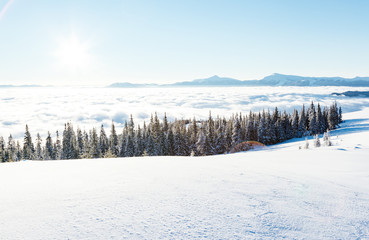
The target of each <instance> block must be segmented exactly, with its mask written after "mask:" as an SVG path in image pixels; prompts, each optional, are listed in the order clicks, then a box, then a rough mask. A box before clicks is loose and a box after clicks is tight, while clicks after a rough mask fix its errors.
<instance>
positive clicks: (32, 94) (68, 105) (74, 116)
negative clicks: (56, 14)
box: [0, 87, 369, 139]
mask: <svg viewBox="0 0 369 240" xmlns="http://www.w3.org/2000/svg"><path fill="white" fill-rule="evenodd" d="M348 90H366V91H368V90H369V89H368V88H348V87H229V88H222V87H213V88H139V89H133V88H132V89H124V88H121V89H119V88H116V89H115V88H0V106H1V115H0V136H3V137H4V138H5V139H7V137H8V136H9V134H13V137H15V138H17V139H22V138H23V134H24V130H25V125H26V124H28V126H29V128H30V131H31V134H32V136H33V137H35V135H36V133H40V135H41V136H43V137H45V136H46V134H47V131H50V132H51V133H52V135H53V136H55V131H56V130H59V132H60V133H61V132H62V131H63V127H64V123H66V122H68V121H72V123H73V124H74V126H75V128H77V126H79V127H80V128H81V129H86V130H89V129H91V128H92V127H96V128H98V129H99V128H100V126H101V124H104V127H105V129H106V131H107V132H109V131H110V124H111V121H112V120H113V121H114V122H115V123H116V126H117V127H118V130H119V131H121V128H122V127H123V125H124V122H125V121H126V120H128V119H129V116H130V114H132V116H133V118H134V120H135V122H136V123H140V124H142V123H143V121H146V122H148V121H149V120H150V115H151V114H153V113H155V112H157V113H158V116H159V117H160V118H162V117H163V115H164V113H165V112H166V113H167V116H168V118H169V119H171V120H173V119H175V118H177V119H181V118H192V117H194V116H195V117H196V118H201V119H205V118H207V117H208V114H209V111H211V112H212V115H213V116H217V115H220V116H230V115H231V114H232V113H236V112H243V113H248V111H250V110H253V111H259V110H262V109H268V108H269V109H271V110H272V109H273V108H274V107H275V106H277V107H278V108H280V109H281V110H287V111H291V109H293V108H298V109H300V107H301V105H302V104H308V103H310V101H311V100H314V101H315V102H319V103H320V104H322V105H330V104H331V103H332V102H333V101H334V100H337V102H338V103H339V105H341V106H342V108H343V111H344V112H352V111H356V110H359V109H361V108H362V107H363V106H368V105H369V98H348V97H343V96H332V95H331V93H332V92H343V91H348Z"/></svg>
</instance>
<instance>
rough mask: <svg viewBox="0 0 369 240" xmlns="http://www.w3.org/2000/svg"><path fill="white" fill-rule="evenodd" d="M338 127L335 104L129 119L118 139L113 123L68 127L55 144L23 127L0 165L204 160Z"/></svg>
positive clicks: (5, 146) (2, 146) (4, 146)
mask: <svg viewBox="0 0 369 240" xmlns="http://www.w3.org/2000/svg"><path fill="white" fill-rule="evenodd" d="M341 122H342V110H341V107H337V103H336V102H334V103H333V104H332V105H330V106H328V107H324V108H322V107H321V106H320V104H317V107H315V105H314V103H313V102H311V104H310V106H309V107H306V108H305V106H304V105H303V106H302V109H301V110H300V112H299V111H297V110H296V109H294V110H293V111H292V113H287V112H286V111H283V112H281V111H280V110H279V109H278V108H277V107H275V109H274V110H273V111H272V112H271V111H269V110H263V111H262V112H252V111H250V112H249V113H248V114H241V113H237V114H233V115H232V116H231V117H229V118H228V119H227V118H225V117H219V116H218V117H216V118H213V117H212V115H211V113H209V117H208V119H206V120H196V119H195V118H193V119H182V120H174V121H172V122H170V121H168V119H167V117H166V115H164V118H163V119H162V121H160V120H159V118H158V116H157V114H156V113H155V114H154V115H151V118H150V122H149V123H148V124H146V123H145V122H144V124H143V126H142V127H141V126H140V125H137V126H136V125H135V123H134V121H133V118H132V115H131V117H130V119H129V121H128V122H126V123H125V125H124V128H123V130H122V132H121V133H120V134H118V133H117V130H116V128H115V125H114V122H112V125H111V129H110V133H109V134H107V133H106V131H105V129H104V126H103V125H101V127H100V129H99V132H98V130H97V129H96V128H92V129H91V130H89V131H88V132H87V131H86V130H84V131H82V130H81V129H80V128H77V130H76V131H75V130H74V127H73V125H72V123H71V122H68V123H66V124H65V126H64V131H63V133H62V135H61V136H60V134H59V132H58V131H57V132H56V139H53V138H52V137H51V134H50V132H48V135H47V137H46V139H45V143H44V144H43V143H42V142H43V139H41V137H40V134H37V136H36V140H35V142H34V141H33V140H32V137H31V134H30V131H29V129H28V125H26V131H25V134H24V139H23V145H22V146H21V144H20V142H19V141H15V140H14V139H13V137H12V135H10V136H9V137H8V141H7V143H6V142H5V140H4V138H3V137H0V162H12V161H20V160H59V159H81V158H104V157H106V158H107V157H109V158H114V157H134V156H190V155H192V156H205V155H214V154H223V153H229V152H230V151H231V150H232V149H233V148H234V147H235V146H237V145H238V144H240V143H242V142H244V141H258V142H260V143H263V144H265V145H271V144H276V143H280V142H283V141H286V140H288V139H291V138H296V137H303V136H309V135H316V134H322V133H324V132H325V131H327V130H332V129H335V128H337V127H338V125H339V124H340V123H341Z"/></svg>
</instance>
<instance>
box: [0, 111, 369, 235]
mask: <svg viewBox="0 0 369 240" xmlns="http://www.w3.org/2000/svg"><path fill="white" fill-rule="evenodd" d="M344 118H345V119H346V122H345V123H344V124H342V128H341V129H338V130H336V131H332V132H331V135H332V142H333V146H332V147H321V148H310V149H301V150H299V146H303V145H304V140H302V139H294V140H292V141H289V142H287V143H283V144H278V145H275V146H271V147H269V148H268V149H267V150H263V151H253V152H245V153H237V154H229V155H218V156H209V157H140V158H125V159H96V160H91V159H88V160H70V161H45V162H38V161H24V162H18V163H4V164H0V182H1V185H0V193H1V195H0V216H1V217H0V239H205V238H208V239H368V238H369V217H368V216H369V141H368V139H369V108H365V109H364V110H362V111H358V112H352V113H350V114H346V115H344ZM312 145H313V144H312V140H310V146H312Z"/></svg>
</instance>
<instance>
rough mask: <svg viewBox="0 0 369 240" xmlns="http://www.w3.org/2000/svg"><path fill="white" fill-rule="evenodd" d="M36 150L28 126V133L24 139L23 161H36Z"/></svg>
mask: <svg viewBox="0 0 369 240" xmlns="http://www.w3.org/2000/svg"><path fill="white" fill-rule="evenodd" d="M34 152H35V149H34V147H33V143H32V137H31V133H30V132H29V130H28V125H26V132H25V133H24V138H23V159H25V160H32V159H34Z"/></svg>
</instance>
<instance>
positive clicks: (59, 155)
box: [54, 131, 63, 160]
mask: <svg viewBox="0 0 369 240" xmlns="http://www.w3.org/2000/svg"><path fill="white" fill-rule="evenodd" d="M54 151H55V159H56V160H60V159H62V153H63V149H62V145H61V141H60V137H59V131H56V142H55V144H54Z"/></svg>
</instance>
